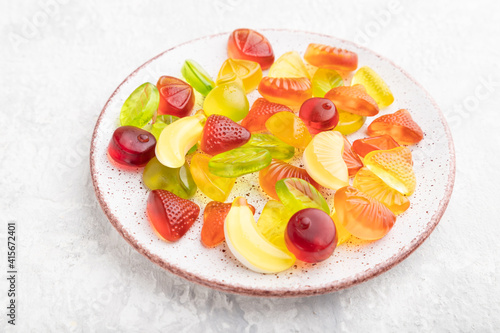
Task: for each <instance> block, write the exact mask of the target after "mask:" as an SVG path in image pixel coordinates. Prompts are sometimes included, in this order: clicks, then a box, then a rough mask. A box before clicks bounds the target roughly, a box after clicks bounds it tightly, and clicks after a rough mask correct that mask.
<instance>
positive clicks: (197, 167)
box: [190, 153, 236, 202]
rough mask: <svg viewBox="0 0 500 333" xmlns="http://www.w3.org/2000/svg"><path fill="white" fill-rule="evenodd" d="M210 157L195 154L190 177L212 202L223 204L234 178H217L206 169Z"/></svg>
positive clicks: (231, 187)
mask: <svg viewBox="0 0 500 333" xmlns="http://www.w3.org/2000/svg"><path fill="white" fill-rule="evenodd" d="M209 161H210V156H208V155H205V154H202V153H196V154H194V155H193V158H192V159H191V166H190V169H191V175H192V176H193V180H194V182H195V183H196V185H198V188H199V189H200V190H201V192H203V194H205V195H206V196H207V197H209V198H210V199H212V200H215V201H220V202H224V201H226V199H227V197H228V196H229V193H231V190H232V189H233V186H234V182H235V181H236V178H227V177H219V176H216V175H214V174H213V173H211V172H210V170H209V169H208V163H209Z"/></svg>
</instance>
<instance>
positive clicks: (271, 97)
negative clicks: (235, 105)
mask: <svg viewBox="0 0 500 333" xmlns="http://www.w3.org/2000/svg"><path fill="white" fill-rule="evenodd" d="M259 93H260V94H261V95H262V97H264V98H265V99H267V100H268V101H270V102H273V103H278V104H283V105H287V106H294V107H296V106H300V105H301V104H302V103H304V101H305V100H306V99H308V98H311V97H312V87H311V80H309V79H308V78H306V77H299V78H290V77H270V76H265V77H263V78H262V80H261V81H260V83H259Z"/></svg>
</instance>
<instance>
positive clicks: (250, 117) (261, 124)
mask: <svg viewBox="0 0 500 333" xmlns="http://www.w3.org/2000/svg"><path fill="white" fill-rule="evenodd" d="M283 111H286V112H293V111H292V109H290V108H289V107H288V106H286V105H283V104H278V103H271V102H269V101H268V100H266V99H265V98H258V99H257V100H256V101H255V102H254V103H253V105H252V108H251V109H250V111H248V114H247V116H246V117H245V118H244V119H243V120H242V121H241V126H243V127H245V128H246V129H247V130H249V131H250V132H252V133H255V132H262V131H266V130H267V129H266V121H267V120H268V119H269V118H270V117H271V116H272V115H273V114H276V113H278V112H283Z"/></svg>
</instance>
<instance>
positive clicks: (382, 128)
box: [368, 109, 424, 145]
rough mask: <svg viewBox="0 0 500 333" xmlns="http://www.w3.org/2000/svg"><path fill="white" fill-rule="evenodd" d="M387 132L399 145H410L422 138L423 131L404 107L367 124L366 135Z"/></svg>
mask: <svg viewBox="0 0 500 333" xmlns="http://www.w3.org/2000/svg"><path fill="white" fill-rule="evenodd" d="M383 134H388V135H390V136H391V137H392V138H393V139H394V140H396V142H397V143H399V144H400V145H412V144H414V143H418V142H420V140H422V139H423V138H424V133H423V132H422V129H421V128H420V126H418V124H417V123H416V122H415V121H414V120H413V118H412V117H411V115H410V112H408V111H407V110H406V109H401V110H399V111H396V112H394V113H392V114H386V115H383V116H381V117H379V118H377V119H375V120H374V121H372V123H371V124H370V126H368V135H369V136H377V135H383Z"/></svg>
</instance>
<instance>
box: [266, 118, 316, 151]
mask: <svg viewBox="0 0 500 333" xmlns="http://www.w3.org/2000/svg"><path fill="white" fill-rule="evenodd" d="M266 128H267V129H268V130H269V132H271V133H272V134H273V135H274V136H275V137H277V138H278V139H280V140H281V141H283V142H285V143H287V144H289V145H290V146H294V147H295V148H299V149H305V148H306V147H307V145H308V144H309V142H311V140H312V136H311V133H309V130H308V129H307V126H306V125H305V124H304V122H303V121H302V119H300V118H299V117H297V116H296V115H295V114H293V113H292V112H278V113H276V114H274V115H272V116H271V117H270V118H269V119H268V120H267V121H266Z"/></svg>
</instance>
